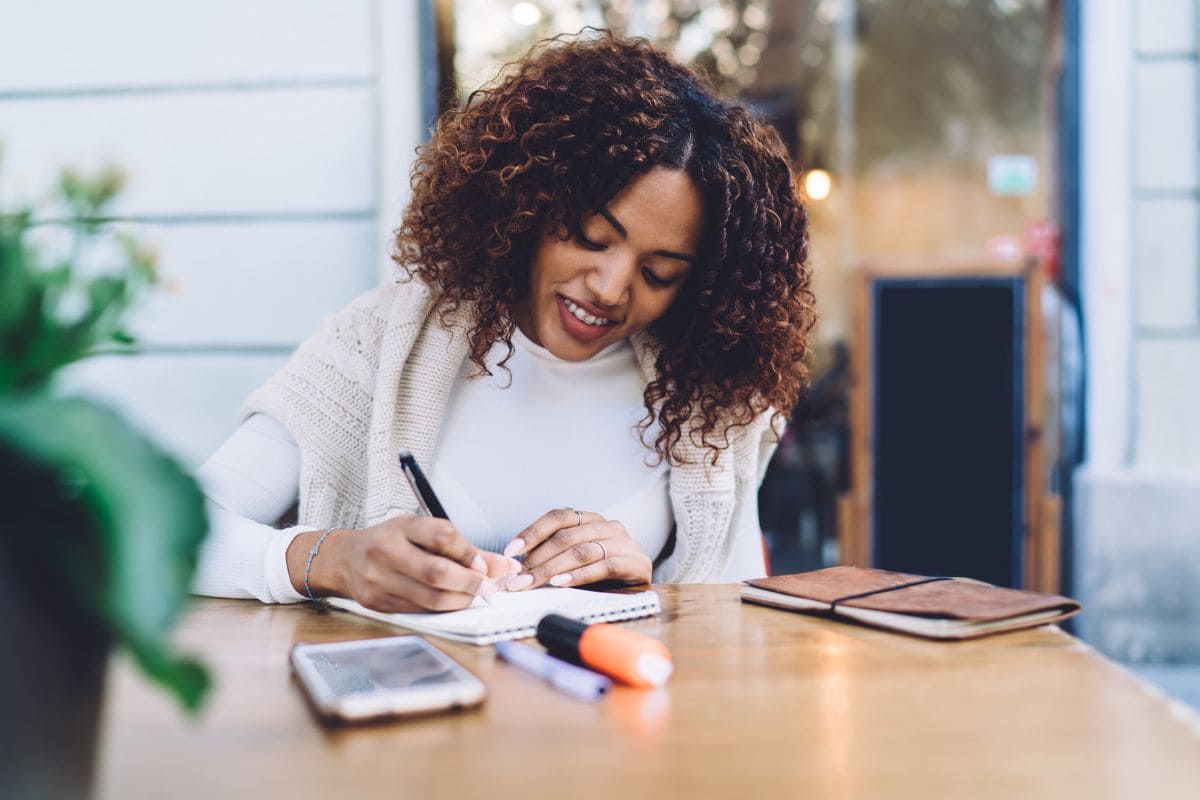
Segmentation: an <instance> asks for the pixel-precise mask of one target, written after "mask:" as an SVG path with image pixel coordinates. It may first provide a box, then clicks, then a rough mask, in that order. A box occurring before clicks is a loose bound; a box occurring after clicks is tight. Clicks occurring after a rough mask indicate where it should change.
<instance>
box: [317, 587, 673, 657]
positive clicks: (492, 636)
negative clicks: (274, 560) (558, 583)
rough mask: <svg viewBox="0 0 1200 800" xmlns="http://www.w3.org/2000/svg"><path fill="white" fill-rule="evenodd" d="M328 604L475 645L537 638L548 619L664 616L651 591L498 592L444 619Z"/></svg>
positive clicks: (547, 589) (336, 599)
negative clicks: (488, 601) (548, 616)
mask: <svg viewBox="0 0 1200 800" xmlns="http://www.w3.org/2000/svg"><path fill="white" fill-rule="evenodd" d="M328 603H329V605H331V606H333V607H334V608H337V609H340V610H342V611H349V612H351V613H354V614H359V615H361V616H364V617H369V618H370V619H374V620H379V621H380V622H386V623H389V624H391V625H399V626H401V627H404V628H409V629H410V630H414V631H418V632H420V633H428V634H432V635H434V636H441V637H444V638H447V639H453V640H455V641H459V642H469V643H471V644H491V643H492V642H498V641H501V640H504V639H524V638H527V637H529V636H533V635H534V633H535V632H536V630H537V624H538V621H539V620H541V618H542V617H544V616H545V615H546V614H563V615H564V616H568V617H572V618H574V619H578V620H580V621H582V622H613V621H617V620H623V619H636V618H638V617H649V616H652V615H654V614H657V613H659V611H661V610H662V609H661V606H660V605H659V601H658V595H657V594H656V593H654V592H652V591H649V592H638V593H636V594H607V593H604V592H589V591H586V590H584V589H571V588H557V587H553V586H543V587H540V588H538V589H529V590H527V591H523V592H497V593H496V594H494V595H492V597H491V604H490V605H488V604H486V603H484V602H483V601H482V600H480V599H479V598H476V599H475V602H474V603H473V604H472V605H471V606H469V607H468V608H464V609H463V610H462V611H450V612H444V613H439V612H428V613H422V614H385V613H383V612H380V611H372V610H370V609H367V608H363V607H362V606H361V605H359V604H358V603H356V602H354V601H353V600H346V599H344V598H341V597H331V598H329V600H328Z"/></svg>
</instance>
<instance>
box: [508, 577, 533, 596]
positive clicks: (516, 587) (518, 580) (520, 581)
mask: <svg viewBox="0 0 1200 800" xmlns="http://www.w3.org/2000/svg"><path fill="white" fill-rule="evenodd" d="M532 583H533V575H531V574H529V573H528V572H526V573H525V574H524V575H513V576H512V577H511V578H509V579H508V580H507V581H505V582H504V588H506V589H508V590H509V591H510V592H519V591H521V590H522V589H528V588H529V586H530V584H532Z"/></svg>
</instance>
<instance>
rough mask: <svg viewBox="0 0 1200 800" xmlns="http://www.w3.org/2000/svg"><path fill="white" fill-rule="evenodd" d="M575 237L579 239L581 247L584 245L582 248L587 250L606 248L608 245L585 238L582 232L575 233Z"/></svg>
mask: <svg viewBox="0 0 1200 800" xmlns="http://www.w3.org/2000/svg"><path fill="white" fill-rule="evenodd" d="M575 238H576V239H577V240H578V241H579V244H580V245H581V246H582V247H584V249H587V250H606V249H608V245H606V244H601V243H600V242H593V241H592V240H591V239H589V238H587V237H586V236H584V235H583V234H582V233H579V234H576V236H575Z"/></svg>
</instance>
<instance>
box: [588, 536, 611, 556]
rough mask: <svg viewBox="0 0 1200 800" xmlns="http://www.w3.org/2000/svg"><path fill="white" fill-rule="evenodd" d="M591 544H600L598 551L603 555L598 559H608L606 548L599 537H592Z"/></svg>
mask: <svg viewBox="0 0 1200 800" xmlns="http://www.w3.org/2000/svg"><path fill="white" fill-rule="evenodd" d="M592 544H598V545H600V552H601V553H604V556H603V557H602V558H601V559H600V560H601V561H607V560H608V548H607V547H605V546H604V542H602V541H600V540H599V539H593V540H592Z"/></svg>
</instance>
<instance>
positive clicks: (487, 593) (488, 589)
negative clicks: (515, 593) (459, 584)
mask: <svg viewBox="0 0 1200 800" xmlns="http://www.w3.org/2000/svg"><path fill="white" fill-rule="evenodd" d="M498 591H500V586H499V584H497V583H496V582H495V581H494V580H492V579H491V578H488V579H487V580H485V581H483V582H482V583H480V584H479V591H478V592H477V594H478V595H479V596H480V597H482V598H483V599H484V600H487V599H488V598H489V597H491V596H492V595H494V594H495V593H496V592H498Z"/></svg>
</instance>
